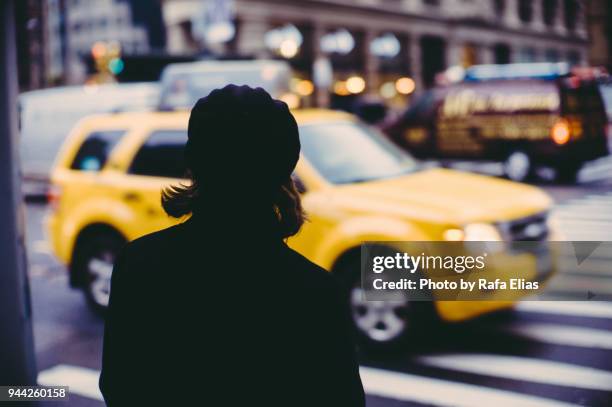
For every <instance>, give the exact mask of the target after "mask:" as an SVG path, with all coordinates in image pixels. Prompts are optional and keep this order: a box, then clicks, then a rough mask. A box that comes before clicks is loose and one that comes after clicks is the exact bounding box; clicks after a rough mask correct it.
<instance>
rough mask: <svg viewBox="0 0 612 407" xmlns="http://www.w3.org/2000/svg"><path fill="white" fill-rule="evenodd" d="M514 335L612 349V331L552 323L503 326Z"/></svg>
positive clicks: (543, 341)
mask: <svg viewBox="0 0 612 407" xmlns="http://www.w3.org/2000/svg"><path fill="white" fill-rule="evenodd" d="M501 329H502V331H506V332H509V333H510V334H512V335H515V336H518V337H521V338H526V339H530V340H533V341H537V342H540V343H548V344H553V345H564V346H575V347H581V348H591V349H606V350H612V332H610V331H604V330H602V329H593V328H581V327H573V326H568V325H561V324H550V323H517V324H510V325H508V326H504V327H502V328H501Z"/></svg>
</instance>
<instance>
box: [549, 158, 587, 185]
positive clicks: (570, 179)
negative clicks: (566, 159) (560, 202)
mask: <svg viewBox="0 0 612 407" xmlns="http://www.w3.org/2000/svg"><path fill="white" fill-rule="evenodd" d="M581 167H582V163H567V164H564V165H560V166H558V167H556V168H555V178H556V180H557V182H561V183H564V184H572V183H574V182H576V179H577V177H578V171H580V168H581Z"/></svg>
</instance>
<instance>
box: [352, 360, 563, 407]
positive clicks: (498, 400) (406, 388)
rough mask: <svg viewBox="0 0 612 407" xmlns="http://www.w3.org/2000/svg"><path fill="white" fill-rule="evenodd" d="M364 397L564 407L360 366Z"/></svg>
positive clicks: (468, 406) (471, 406) (465, 405)
mask: <svg viewBox="0 0 612 407" xmlns="http://www.w3.org/2000/svg"><path fill="white" fill-rule="evenodd" d="M359 372H360V374H361V380H362V381H363V386H364V389H365V391H366V394H369V395H375V396H380V397H386V398H392V399H395V400H402V401H412V402H417V403H423V404H428V405H437V406H453V407H475V406H500V407H501V406H514V407H567V406H574V404H568V403H564V402H561V401H556V400H551V399H546V398H542V397H536V396H529V395H524V394H519V393H514V392H510V391H506V390H497V389H493V388H489V387H483V386H475V385H471V384H463V383H456V382H450V381H445V380H440V379H433V378H428V377H423V376H416V375H411V374H408V373H400V372H390V371H387V370H381V369H375V368H371V367H364V366H362V367H361V368H360V369H359Z"/></svg>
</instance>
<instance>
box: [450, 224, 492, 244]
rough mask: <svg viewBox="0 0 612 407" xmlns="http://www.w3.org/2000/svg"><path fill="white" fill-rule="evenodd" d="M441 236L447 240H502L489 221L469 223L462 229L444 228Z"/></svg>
mask: <svg viewBox="0 0 612 407" xmlns="http://www.w3.org/2000/svg"><path fill="white" fill-rule="evenodd" d="M443 237H444V240H446V241H449V242H461V241H469V242H498V241H501V240H502V237H501V234H500V233H499V230H498V229H497V228H496V227H495V226H493V225H492V224H490V223H470V224H467V225H466V226H465V227H463V228H462V229H459V228H452V229H446V230H445V231H444V236H443Z"/></svg>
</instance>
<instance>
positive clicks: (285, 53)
mask: <svg viewBox="0 0 612 407" xmlns="http://www.w3.org/2000/svg"><path fill="white" fill-rule="evenodd" d="M303 41H304V38H303V36H302V33H301V32H300V30H298V28H297V27H296V26H294V25H293V24H287V25H284V26H282V27H278V28H274V29H272V30H270V31H268V32H266V34H265V35H264V43H265V44H266V47H268V49H270V50H271V51H274V52H277V53H278V54H280V55H281V56H282V57H283V58H293V57H294V56H296V55H297V53H298V51H299V50H300V46H301V45H302V42H303Z"/></svg>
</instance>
